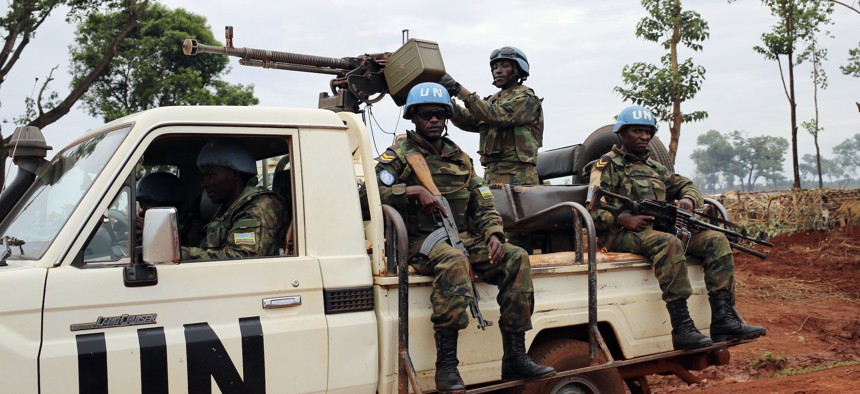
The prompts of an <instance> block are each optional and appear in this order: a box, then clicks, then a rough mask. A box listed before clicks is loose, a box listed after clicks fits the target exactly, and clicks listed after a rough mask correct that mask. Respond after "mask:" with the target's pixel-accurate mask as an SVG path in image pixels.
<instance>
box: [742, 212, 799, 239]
mask: <svg viewBox="0 0 860 394" xmlns="http://www.w3.org/2000/svg"><path fill="white" fill-rule="evenodd" d="M751 213H752V212H748V214H751ZM736 224H737V225H738V226H740V227H741V228H742V229H745V230H746V231H747V234H752V235H754V236H756V237H758V236H759V235H760V234H764V237H763V238H764V239H771V238H774V237H778V236H780V235H783V234H792V233H795V232H797V227H795V226H792V225H790V224H789V223H786V222H785V221H781V220H774V219H768V221H767V222H762V221H754V222H750V221H748V220H747V219H744V220H741V221H740V222H739V223H736ZM747 245H749V246H752V245H754V243H752V242H747Z"/></svg>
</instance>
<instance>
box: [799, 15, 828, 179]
mask: <svg viewBox="0 0 860 394" xmlns="http://www.w3.org/2000/svg"><path fill="white" fill-rule="evenodd" d="M824 34H825V35H828V36H829V35H830V33H829V32H825V33H824ZM805 60H809V61H810V62H811V63H812V73H811V74H812V88H813V89H812V101H813V104H814V105H813V108H815V117H813V118H812V119H811V120H809V121H806V122H803V123H801V126H803V128H804V129H806V131H807V132H808V133H809V134H811V135H812V140H813V141H814V142H815V157H816V168H817V170H818V171H817V172H818V188H819V189H823V188H824V180H823V178H822V175H821V148H820V146H819V145H818V135H819V134H820V133H821V131H823V130H824V128H823V127H821V123H820V121H819V120H820V119H819V112H818V89H819V88H820V89H821V90H824V89H827V73H825V72H824V70H823V69H822V68H821V64H822V62H823V61H825V60H827V48H821V47H819V46H818V37H817V36H815V35H813V36H812V37H811V38H810V40H809V45H808V46H807V48H806V50H805V51H803V53H801V54H800V56H798V57H797V64H800V63H801V62H802V61H805Z"/></svg>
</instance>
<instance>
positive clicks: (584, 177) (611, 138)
mask: <svg viewBox="0 0 860 394" xmlns="http://www.w3.org/2000/svg"><path fill="white" fill-rule="evenodd" d="M613 128H615V126H614V125H606V126H603V127H601V128H599V129H597V130H594V131H592V132H591V134H590V135H589V136H588V137H587V138H585V141H584V142H583V143H582V146H581V148H580V149H579V154H578V155H577V156H576V165H575V167H574V168H575V169H576V177H577V178H576V179H574V181H576V183H577V184H587V183H588V178H589V176H590V175H591V174H590V168H586V166H587V165H588V164H589V163H591V162H593V161H596V160H597V159H599V158H600V156H603V155H604V154H606V153H607V152H609V151H610V150H612V145H614V144H616V143H618V137H617V136H616V135H615V133H614V132H612V129H613ZM648 149H650V150H651V158H653V159H654V160H657V162H658V163H660V164H662V165H664V166H666V168H668V169H669V171H673V172H674V171H675V166H674V165H673V164H672V160H671V159H670V158H669V151H668V150H667V149H666V146H665V145H663V142H662V141H660V137H657V136H654V138H653V139H651V142H649V143H648Z"/></svg>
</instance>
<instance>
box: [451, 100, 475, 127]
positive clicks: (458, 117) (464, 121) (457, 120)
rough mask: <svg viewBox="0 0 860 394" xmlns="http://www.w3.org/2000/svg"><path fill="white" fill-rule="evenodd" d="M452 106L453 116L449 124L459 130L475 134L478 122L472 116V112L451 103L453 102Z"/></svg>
mask: <svg viewBox="0 0 860 394" xmlns="http://www.w3.org/2000/svg"><path fill="white" fill-rule="evenodd" d="M452 104H453V105H454V116H453V117H452V118H451V123H453V124H454V126H456V127H457V128H458V129H460V130H463V131H468V132H471V133H477V132H478V124H479V122H478V120H477V119H476V118H475V117H474V116H472V111H469V109H468V108H464V107H462V106H460V105H459V104H457V103H455V102H453V100H452Z"/></svg>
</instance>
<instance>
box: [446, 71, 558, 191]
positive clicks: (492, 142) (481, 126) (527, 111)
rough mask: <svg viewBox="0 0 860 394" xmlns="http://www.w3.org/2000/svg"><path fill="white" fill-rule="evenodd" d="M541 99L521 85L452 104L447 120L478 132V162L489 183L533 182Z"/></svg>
mask: <svg viewBox="0 0 860 394" xmlns="http://www.w3.org/2000/svg"><path fill="white" fill-rule="evenodd" d="M541 101H543V100H542V99H540V98H538V97H537V96H536V95H535V92H534V90H532V89H531V88H530V87H528V86H525V85H518V86H514V87H512V88H510V89H505V90H502V91H499V92H497V93H496V94H494V95H492V96H490V97H487V98H486V99H485V100H482V99H480V98H479V97H478V95H477V93H471V94H469V95H468V96H466V98H465V99H464V102H465V105H466V107H465V108H463V107H461V106H459V105H454V117H453V118H452V119H451V121H452V122H453V123H454V125H455V126H457V127H458V128H460V129H461V130H464V131H468V132H473V133H479V134H480V135H481V139H480V149H479V150H478V154H480V155H481V164H482V165H483V166H484V167H485V172H484V175H485V177H486V180H487V182H488V183H490V184H494V183H509V184H513V185H537V184H538V183H539V180H538V175H537V169H536V168H535V165H536V164H537V153H538V152H537V151H538V148H540V147H541V146H542V145H543V109H542V108H541Z"/></svg>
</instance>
